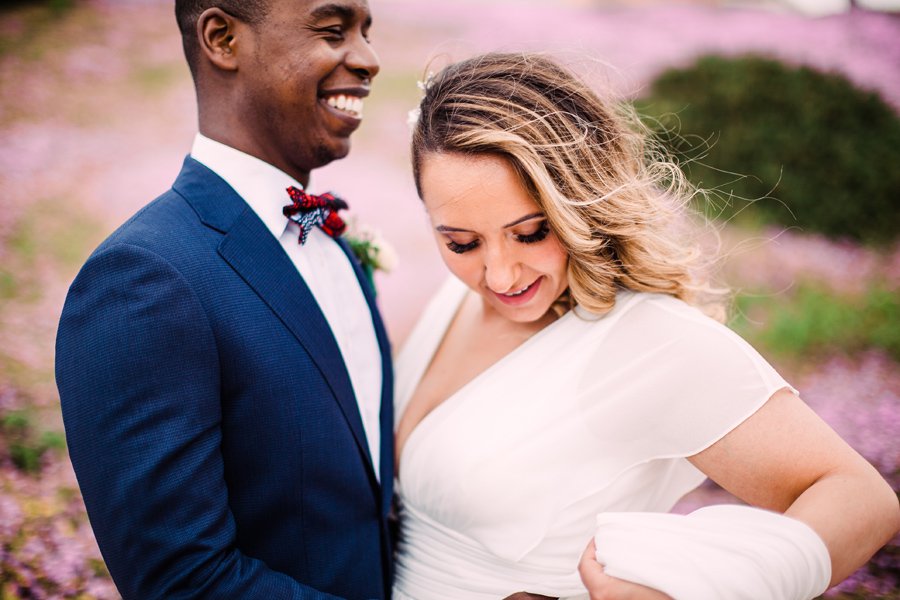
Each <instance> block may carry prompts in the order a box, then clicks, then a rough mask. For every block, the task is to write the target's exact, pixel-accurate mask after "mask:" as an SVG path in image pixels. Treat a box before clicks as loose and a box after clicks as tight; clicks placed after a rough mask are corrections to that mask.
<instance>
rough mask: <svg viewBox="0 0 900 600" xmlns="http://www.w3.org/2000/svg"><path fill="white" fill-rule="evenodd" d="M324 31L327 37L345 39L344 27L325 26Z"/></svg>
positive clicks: (337, 39) (336, 39)
mask: <svg viewBox="0 0 900 600" xmlns="http://www.w3.org/2000/svg"><path fill="white" fill-rule="evenodd" d="M322 33H324V34H325V37H326V38H328V39H329V40H335V41H339V40H343V39H344V28H343V27H338V26H335V27H325V28H323V29H322Z"/></svg>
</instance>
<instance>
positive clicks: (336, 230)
mask: <svg viewBox="0 0 900 600" xmlns="http://www.w3.org/2000/svg"><path fill="white" fill-rule="evenodd" d="M287 193H288V195H289V196H290V197H291V203H290V204H288V205H287V206H285V207H284V208H283V209H282V212H283V213H284V216H286V217H287V218H288V219H290V220H291V221H293V222H294V223H296V224H297V225H299V226H300V239H299V240H298V242H299V243H300V245H301V246H302V245H303V244H305V243H306V238H307V237H308V236H309V232H310V231H312V228H313V227H320V228H321V229H322V231H324V232H325V233H327V234H328V235H330V236H331V237H333V238H336V237H338V236H339V235H341V234H342V233H344V230H345V229H346V228H347V224H346V223H345V222H344V220H343V219H342V218H341V217H340V216H339V215H338V214H337V213H338V211H339V210H344V209H346V208H347V203H346V202H344V201H343V200H341V199H340V198H338V197H337V196H335V195H333V194H330V193H325V194H322V195H319V196H316V195H315V194H307V193H306V192H304V191H303V190H301V189H298V188H295V187H294V186H291V187H289V188H288V189H287Z"/></svg>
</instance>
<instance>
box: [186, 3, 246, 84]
mask: <svg viewBox="0 0 900 600" xmlns="http://www.w3.org/2000/svg"><path fill="white" fill-rule="evenodd" d="M240 24H241V23H240V21H238V19H236V18H235V17H233V16H231V15H229V14H228V13H227V12H225V11H224V10H222V9H221V8H207V9H206V10H205V11H203V13H202V14H201V15H200V18H198V19H197V40H198V41H199V43H200V55H201V56H202V57H206V59H207V60H208V61H209V62H211V63H212V64H213V65H215V66H216V67H217V68H219V69H222V70H223V71H236V70H237V67H238V60H237V40H236V35H235V34H236V30H237V28H238V27H239V26H240Z"/></svg>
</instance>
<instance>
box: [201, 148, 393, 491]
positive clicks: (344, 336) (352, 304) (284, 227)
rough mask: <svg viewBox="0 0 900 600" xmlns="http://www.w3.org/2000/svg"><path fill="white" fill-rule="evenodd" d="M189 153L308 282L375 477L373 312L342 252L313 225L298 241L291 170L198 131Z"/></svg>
mask: <svg viewBox="0 0 900 600" xmlns="http://www.w3.org/2000/svg"><path fill="white" fill-rule="evenodd" d="M191 157H192V158H194V159H195V160H197V161H198V162H200V163H202V164H204V165H206V166H207V167H209V168H210V169H211V170H212V171H214V172H215V173H216V174H217V175H218V176H219V177H221V178H222V179H224V180H225V182H226V183H228V185H230V186H231V187H232V188H233V189H234V191H235V192H237V193H238V195H239V196H240V197H241V198H243V199H244V201H245V202H246V203H247V204H248V205H250V208H252V209H253V211H254V212H255V213H256V214H257V216H259V218H260V219H261V220H262V222H263V223H264V224H265V225H266V227H267V228H268V229H269V231H271V232H272V235H274V236H275V238H276V239H277V240H278V241H279V242H280V243H281V247H282V248H284V251H285V252H286V253H287V255H288V257H289V258H290V259H291V261H292V262H293V263H294V266H295V267H297V271H298V272H299V273H300V276H301V277H303V281H305V282H306V285H307V286H309V289H310V291H311V292H312V294H313V297H315V299H316V302H317V303H318V304H319V308H320V309H321V310H322V312H323V313H324V314H325V318H326V319H327V321H328V325H329V326H330V327H331V331H332V333H333V334H334V337H335V339H336V340H337V344H338V347H339V348H340V350H341V354H342V355H343V357H344V364H345V365H346V366H347V371H348V372H349V374H350V382H351V383H352V385H353V392H354V393H355V395H356V402H357V404H358V406H359V414H360V416H361V417H362V423H363V428H364V429H365V432H366V439H367V440H368V444H369V453H370V454H371V456H372V461H373V463H374V467H375V476H376V477H379V467H380V464H379V463H380V461H379V456H381V455H380V452H379V449H380V446H381V428H380V411H381V386H382V383H383V382H382V381H381V367H382V363H381V352H380V350H379V348H378V338H377V337H376V334H375V326H374V325H373V323H372V313H371V311H370V310H369V305H368V304H367V303H366V298H365V296H364V295H363V292H362V289H361V288H360V286H359V280H358V279H357V278H356V274H355V273H354V271H353V266H352V265H351V264H350V262H349V261H348V260H347V255H346V254H344V251H343V250H342V249H341V247H340V246H339V245H338V244H337V242H335V240H333V239H332V238H331V237H330V236H328V235H327V234H326V233H325V232H323V231H322V230H321V229H319V228H318V227H317V228H314V229H313V230H312V231H310V232H309V237H308V238H307V239H306V243H305V244H304V245H303V246H300V244H298V243H297V239H298V236H299V234H300V231H299V226H298V225H297V224H296V223H294V222H293V221H291V220H290V219H288V218H287V217H285V216H284V214H283V213H282V208H283V207H284V206H285V205H287V204H290V202H291V200H290V197H289V196H288V193H287V191H286V190H287V188H288V187H289V186H295V187H297V188H300V189H303V186H302V185H300V184H299V183H298V182H297V181H296V180H294V179H293V178H292V177H291V176H290V175H287V174H286V173H284V172H282V171H280V170H279V169H277V168H276V167H273V166H272V165H270V164H269V163H267V162H264V161H262V160H259V159H258V158H256V157H253V156H250V155H249V154H246V153H244V152H241V151H240V150H236V149H234V148H232V147H230V146H226V145H225V144H222V143H220V142H217V141H215V140H211V139H209V138H207V137H205V136H203V135H201V134H199V133H198V134H197V136H196V137H195V138H194V145H193V147H192V148H191Z"/></svg>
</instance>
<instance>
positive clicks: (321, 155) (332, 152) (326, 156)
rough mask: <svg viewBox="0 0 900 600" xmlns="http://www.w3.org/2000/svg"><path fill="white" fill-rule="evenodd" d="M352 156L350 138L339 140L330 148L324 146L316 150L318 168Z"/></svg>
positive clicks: (329, 146) (330, 145)
mask: <svg viewBox="0 0 900 600" xmlns="http://www.w3.org/2000/svg"><path fill="white" fill-rule="evenodd" d="M348 154H350V138H349V137H347V138H344V139H342V140H337V141H335V143H333V144H329V145H328V146H325V145H322V146H319V147H318V148H317V149H316V162H317V163H318V165H317V167H316V168H318V167H324V166H325V165H327V164H328V163H330V162H332V161H335V160H340V159H342V158H344V157H346V156H347V155H348Z"/></svg>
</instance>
